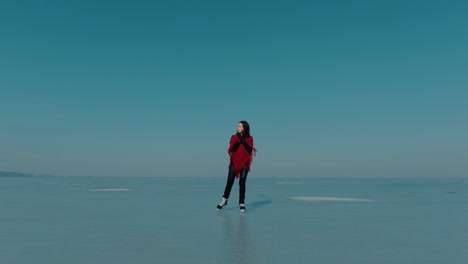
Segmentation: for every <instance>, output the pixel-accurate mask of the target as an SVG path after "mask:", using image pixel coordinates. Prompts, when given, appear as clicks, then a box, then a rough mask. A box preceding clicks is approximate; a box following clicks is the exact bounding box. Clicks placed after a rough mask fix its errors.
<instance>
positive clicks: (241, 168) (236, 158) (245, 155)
mask: <svg viewBox="0 0 468 264" xmlns="http://www.w3.org/2000/svg"><path fill="white" fill-rule="evenodd" d="M255 152H256V150H255V148H254V143H253V137H252V136H251V135H250V126H249V123H247V122H246V121H240V122H239V124H237V133H236V134H235V135H232V136H231V140H230V142H229V149H228V153H229V157H230V162H229V171H228V177H227V182H226V188H224V194H223V199H222V200H221V202H220V203H219V204H218V205H217V206H216V208H217V209H218V210H220V209H222V208H223V207H224V206H226V205H227V204H228V199H229V195H230V194H231V189H232V185H233V184H234V180H235V178H239V209H240V211H241V212H244V211H245V182H246V181H247V174H248V173H249V171H250V164H251V163H252V159H253V156H254V155H255Z"/></svg>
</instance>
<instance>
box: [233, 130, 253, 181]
mask: <svg viewBox="0 0 468 264" xmlns="http://www.w3.org/2000/svg"><path fill="white" fill-rule="evenodd" d="M238 140H239V136H238V135H237V134H235V135H232V136H231V140H230V142H229V149H228V153H229V156H230V162H229V167H231V166H234V168H235V176H236V177H239V174H240V171H241V169H242V168H244V167H247V169H248V170H249V171H250V164H251V163H252V159H253V156H255V152H256V149H255V148H254V142H253V137H250V136H249V137H245V142H246V143H247V144H248V145H249V146H251V147H252V152H251V153H249V152H247V150H246V149H245V147H244V144H240V145H239V147H238V148H237V150H236V151H232V147H233V146H234V144H236V142H237V141H238Z"/></svg>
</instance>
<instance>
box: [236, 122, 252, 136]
mask: <svg viewBox="0 0 468 264" xmlns="http://www.w3.org/2000/svg"><path fill="white" fill-rule="evenodd" d="M239 123H241V124H242V127H243V128H244V136H246V137H250V125H249V123H247V121H244V120H242V121H239Z"/></svg>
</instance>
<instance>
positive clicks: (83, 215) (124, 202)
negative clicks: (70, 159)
mask: <svg viewBox="0 0 468 264" xmlns="http://www.w3.org/2000/svg"><path fill="white" fill-rule="evenodd" d="M252 175H253V174H252ZM225 181H226V179H225V178H224V177H220V178H104V177H102V178H98V177H96V178H71V177H68V178H61V177H43V178H21V179H20V178H11V177H9V178H0V198H1V199H0V201H1V202H0V212H1V214H0V234H1V235H0V263H2V264H3V263H5V264H30V263H34V264H63V263H67V264H75V263H76V264H78V263H80V264H81V263H86V264H102V263H112V264H120V263H122V264H123V263H132V264H133V263H136V264H139V263H141V264H146V263H164V264H168V263H200V264H201V263H203V264H206V263H216V264H219V263H227V264H230V263H233V264H234V263H235V264H239V263H268V264H271V263H273V264H274V263H281V264H284V263H307V264H310V263H324V264H325V263H326V264H335V263H346V264H353V263H356V264H365V263H372V264H375V263H415V264H417V263H421V264H431V263H434V264H435V263H437V264H439V263H466V262H467V261H468V251H466V245H468V227H467V225H466V223H467V220H468V210H466V208H467V203H468V192H467V187H468V184H466V179H465V180H457V179H445V180H444V181H441V180H437V179H313V178H312V179H307V178H302V179H301V178H293V179H291V178H285V179H261V178H255V177H254V176H249V179H248V181H247V195H246V207H247V210H246V212H245V213H240V212H239V207H238V204H237V203H236V201H237V195H238V194H237V192H238V187H237V184H236V185H234V187H233V190H232V194H231V198H230V200H229V204H228V206H227V207H226V208H224V209H222V210H221V211H217V210H216V205H217V204H218V203H219V202H220V201H221V196H222V191H223V189H224V184H225ZM70 186H73V188H72V189H70ZM90 190H94V191H90ZM96 190H102V191H96ZM129 190H131V191H129ZM372 201H384V202H372Z"/></svg>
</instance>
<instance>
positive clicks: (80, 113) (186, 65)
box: [0, 1, 468, 177]
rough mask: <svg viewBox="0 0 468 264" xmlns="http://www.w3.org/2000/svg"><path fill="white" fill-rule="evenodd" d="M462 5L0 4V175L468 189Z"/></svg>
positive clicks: (466, 25)
mask: <svg viewBox="0 0 468 264" xmlns="http://www.w3.org/2000/svg"><path fill="white" fill-rule="evenodd" d="M467 8H468V4H467V3H464V2H462V1H446V2H440V1H358V2H346V1H328V2H326V3H325V2H321V3H319V2H313V1H297V2H296V1H293V2H287V1H269V2H265V3H260V2H256V1H254V2H252V1H237V2H222V1H221V2H220V1H202V2H196V3H195V2H193V1H167V2H162V1H156V2H153V3H150V2H147V1H131V2H130V1H117V2H112V4H109V3H104V2H100V1H97V2H96V1H68V2H66V3H64V2H62V1H46V2H44V3H36V2H30V3H26V2H22V1H15V2H9V3H2V4H0V22H1V23H0V28H1V32H2V41H1V42H0V56H1V58H2V59H1V60H0V89H1V93H0V121H1V129H0V170H3V171H19V172H24V173H32V174H54V175H66V176H67V175H68V176H126V177H131V176H148V177H153V176H154V177H158V176H168V177H225V175H226V173H227V165H228V155H227V148H228V141H229V137H230V135H231V134H233V133H235V129H236V126H237V122H238V121H240V120H247V121H248V122H249V123H250V124H251V127H252V131H251V132H252V135H253V136H254V138H255V144H256V148H257V149H258V153H257V156H256V157H255V160H254V163H253V165H252V172H251V174H250V175H252V177H254V176H258V177H424V176H429V177H466V176H468V173H467V172H468V162H467V158H468V142H467V141H468V140H467V136H466V135H467V132H468V123H467V122H466V120H468V106H467V105H468V91H467V87H468V75H467V74H466V73H467V72H468V65H467V61H468V50H467V49H466V47H467V46H468V18H467V17H466V10H467Z"/></svg>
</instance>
